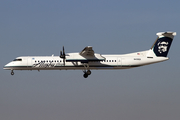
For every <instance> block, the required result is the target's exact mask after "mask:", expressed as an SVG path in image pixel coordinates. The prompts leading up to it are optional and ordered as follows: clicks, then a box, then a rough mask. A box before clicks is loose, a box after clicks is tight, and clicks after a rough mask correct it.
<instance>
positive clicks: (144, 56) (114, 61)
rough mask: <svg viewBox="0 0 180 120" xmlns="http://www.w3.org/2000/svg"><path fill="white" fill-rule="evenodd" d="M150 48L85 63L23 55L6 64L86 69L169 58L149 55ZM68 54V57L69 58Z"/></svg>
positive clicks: (16, 67) (18, 67)
mask: <svg viewBox="0 0 180 120" xmlns="http://www.w3.org/2000/svg"><path fill="white" fill-rule="evenodd" d="M149 51H150V50H147V51H142V52H136V53H130V54H123V55H101V56H102V57H104V58H105V60H103V61H89V62H88V63H83V62H79V61H71V62H66V61H65V62H64V61H63V59H62V58H60V57H59V56H53V55H52V56H23V57H18V58H16V59H15V60H14V61H12V62H10V63H8V64H7V65H5V66H4V69H8V70H76V69H81V70H84V69H85V65H88V69H127V68H132V67H139V66H143V65H148V64H152V63H156V62H161V61H165V60H168V58H167V57H156V56H152V55H151V57H148V53H149ZM77 54H78V53H69V54H67V55H68V56H73V55H77ZM68 56H67V58H68Z"/></svg>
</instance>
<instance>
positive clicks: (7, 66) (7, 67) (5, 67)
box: [3, 63, 11, 70]
mask: <svg viewBox="0 0 180 120" xmlns="http://www.w3.org/2000/svg"><path fill="white" fill-rule="evenodd" d="M10 64H11V63H8V64H6V65H5V66H4V67H3V69H6V70H7V69H9V68H10Z"/></svg>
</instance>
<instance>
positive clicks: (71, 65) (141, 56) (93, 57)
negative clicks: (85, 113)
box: [3, 32, 176, 78]
mask: <svg viewBox="0 0 180 120" xmlns="http://www.w3.org/2000/svg"><path fill="white" fill-rule="evenodd" d="M156 35H157V36H158V38H157V39H156V41H155V42H154V44H153V45H152V47H151V48H150V49H149V50H146V51H140V52H134V53H129V54H109V55H101V54H98V53H95V52H94V50H93V48H92V46H87V47H85V48H84V49H83V50H82V51H81V52H79V53H65V50H64V46H63V51H60V56H54V55H52V56H22V57H17V58H16V59H14V60H13V61H12V62H10V63H8V64H6V65H5V66H4V68H3V69H5V70H11V75H14V72H13V71H14V70H38V71H40V70H83V72H84V74H83V77H84V78H87V77H88V76H89V75H91V70H99V69H103V70H112V69H128V68H135V67H140V66H144V65H149V64H153V63H157V62H162V61H166V60H168V59H169V58H168V57H167V54H168V52H169V49H170V46H171V43H172V41H173V38H174V36H176V32H158V33H157V34H156Z"/></svg>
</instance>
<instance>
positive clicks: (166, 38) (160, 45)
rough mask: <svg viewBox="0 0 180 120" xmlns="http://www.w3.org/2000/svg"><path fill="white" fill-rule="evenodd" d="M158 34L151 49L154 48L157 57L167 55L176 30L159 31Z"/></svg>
mask: <svg viewBox="0 0 180 120" xmlns="http://www.w3.org/2000/svg"><path fill="white" fill-rule="evenodd" d="M156 35H157V36H158V38H157V39H156V41H155V42H154V44H153V45H152V47H151V50H153V52H154V53H155V55H156V56H157V57H167V54H168V52H169V49H170V46H171V43H172V41H173V38H174V36H175V35H176V32H159V33H157V34H156Z"/></svg>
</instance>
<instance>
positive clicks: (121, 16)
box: [0, 0, 180, 120]
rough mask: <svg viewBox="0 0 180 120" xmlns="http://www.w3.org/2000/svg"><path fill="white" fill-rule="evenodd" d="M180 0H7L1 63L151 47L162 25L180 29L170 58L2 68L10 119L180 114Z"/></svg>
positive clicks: (128, 119)
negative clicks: (117, 64)
mask: <svg viewBox="0 0 180 120" xmlns="http://www.w3.org/2000/svg"><path fill="white" fill-rule="evenodd" d="M179 4H180V1H178V0H171V1H168V0H163V1H161V0H156V1H155V0H152V1H143V0H137V1H132V0H126V1H119V0H111V1H108V0H89V1H83V0H76V1H72V0H59V1H56V0H51V1H47V0H38V1H37V0H31V1H22V0H16V1H13V0H7V1H1V4H0V16H1V19H0V54H1V57H0V66H1V68H3V66H4V65H5V64H7V63H8V62H10V61H11V60H13V59H14V58H16V57H18V56H31V55H33V56H34V55H37V56H40V55H45V56H48V55H52V54H54V55H59V51H60V50H61V49H62V46H65V51H66V52H80V51H81V50H82V49H83V48H84V47H86V46H89V45H90V46H93V49H94V50H95V52H96V53H100V54H114V53H115V54H123V53H130V52H136V51H141V50H147V49H149V48H150V47H151V45H152V44H153V42H154V41H155V39H156V38H157V36H156V33H157V32H161V31H175V32H177V36H176V37H175V38H174V41H173V43H172V46H171V49H170V52H169V55H168V57H170V60H168V61H165V62H162V63H157V64H153V65H148V66H144V67H139V68H134V69H128V70H113V71H110V70H106V71H103V70H93V71H92V75H91V76H89V77H88V78H87V79H84V78H83V77H82V75H83V72H82V71H78V70H77V71H73V70H72V71H40V72H38V71H15V75H14V76H11V75H10V71H7V70H3V69H0V76H1V78H0V96H1V97H0V106H1V107H0V116H1V119H2V120H12V119H13V120H24V119H26V120H32V119H36V120H49V119H53V120H54V119H55V120H56V119H61V120H69V119H75V120H84V119H86V120H95V119H98V120H109V119H113V120H119V119H125V120H132V119H133V120H144V119H146V120H152V119H153V120H159V119H163V120H169V119H173V120H179V118H180V115H179V111H180V102H179V101H180V95H179V91H180V87H179V86H180V81H179V78H180V74H179V71H180V66H179V61H180V56H179V45H180V41H179V39H180V37H179V33H180V29H179V21H180V16H179V11H180V8H179Z"/></svg>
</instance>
